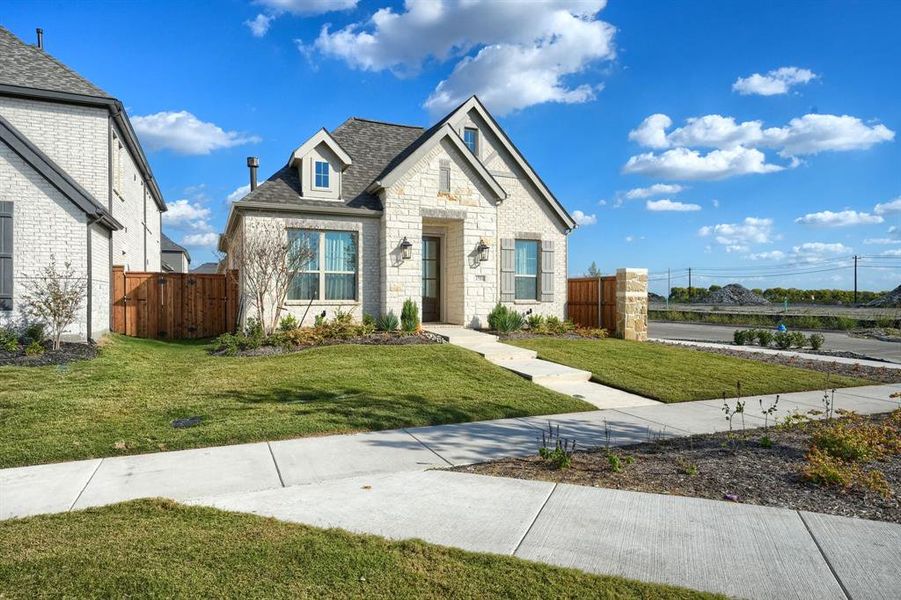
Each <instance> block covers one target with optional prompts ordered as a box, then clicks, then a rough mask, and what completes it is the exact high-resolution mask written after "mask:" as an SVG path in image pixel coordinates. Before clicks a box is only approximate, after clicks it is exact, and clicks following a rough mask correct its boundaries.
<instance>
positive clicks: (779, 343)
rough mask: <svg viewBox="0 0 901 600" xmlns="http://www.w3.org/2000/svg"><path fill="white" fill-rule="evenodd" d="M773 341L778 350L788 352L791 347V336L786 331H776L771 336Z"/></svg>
mask: <svg viewBox="0 0 901 600" xmlns="http://www.w3.org/2000/svg"><path fill="white" fill-rule="evenodd" d="M773 341H774V342H776V347H777V348H779V349H780V350H788V349H789V348H791V345H792V335H791V334H790V333H789V332H787V331H777V332H776V333H774V334H773Z"/></svg>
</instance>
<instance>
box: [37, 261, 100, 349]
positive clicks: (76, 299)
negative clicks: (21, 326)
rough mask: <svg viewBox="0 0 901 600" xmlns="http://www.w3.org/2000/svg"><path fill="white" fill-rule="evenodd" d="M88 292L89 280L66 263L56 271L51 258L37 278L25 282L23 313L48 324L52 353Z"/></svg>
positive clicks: (57, 346)
mask: <svg viewBox="0 0 901 600" xmlns="http://www.w3.org/2000/svg"><path fill="white" fill-rule="evenodd" d="M87 289H88V280H87V279H86V278H85V277H82V276H81V275H79V274H78V273H76V271H75V269H74V268H73V267H72V263H70V262H68V261H66V262H65V263H63V268H62V270H61V271H60V270H57V268H56V258H55V257H54V256H52V255H51V256H50V264H48V265H47V266H45V267H44V268H43V269H41V274H40V276H38V277H37V278H35V279H32V280H29V281H28V282H26V283H25V298H24V302H23V308H22V310H23V312H24V313H25V315H26V317H27V318H29V319H33V320H35V321H39V322H41V323H45V324H46V325H47V327H48V328H49V329H50V336H51V340H52V341H53V349H54V350H59V340H60V337H62V335H63V332H64V331H65V330H66V328H67V327H69V326H70V325H71V324H72V323H74V322H75V318H76V316H77V315H78V311H79V310H80V309H81V306H82V303H83V302H84V299H85V295H86V293H87Z"/></svg>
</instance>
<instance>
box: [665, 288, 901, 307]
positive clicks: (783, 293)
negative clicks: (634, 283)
mask: <svg viewBox="0 0 901 600" xmlns="http://www.w3.org/2000/svg"><path fill="white" fill-rule="evenodd" d="M719 289H722V286H719V285H711V286H710V287H708V288H704V287H692V289H691V299H690V300H689V297H688V288H687V287H674V288H671V290H670V296H669V300H670V302H675V303H677V304H687V303H688V302H696V303H701V304H703V303H704V302H706V301H707V299H708V298H709V297H710V294H712V293H713V292H715V291H717V290H719ZM751 291H752V292H754V293H755V294H757V295H758V296H762V297H764V298H766V299H767V300H769V301H770V302H772V303H773V304H779V303H782V302H784V301H785V300H788V302H789V304H830V305H837V304H853V303H854V292H853V291H849V290H801V289H798V288H781V287H775V288H767V289H765V290H764V289H760V288H752V289H751ZM885 294H886V292H865V291H858V292H857V303H858V304H866V303H867V302H870V301H871V300H875V299H876V298H879V297H881V296H884V295H885Z"/></svg>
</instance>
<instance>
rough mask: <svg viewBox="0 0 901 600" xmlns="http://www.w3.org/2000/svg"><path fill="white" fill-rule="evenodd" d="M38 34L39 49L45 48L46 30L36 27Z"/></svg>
mask: <svg viewBox="0 0 901 600" xmlns="http://www.w3.org/2000/svg"><path fill="white" fill-rule="evenodd" d="M35 31H36V32H37V34H38V50H43V49H44V30H43V29H41V28H40V27H38V28H37V29H35Z"/></svg>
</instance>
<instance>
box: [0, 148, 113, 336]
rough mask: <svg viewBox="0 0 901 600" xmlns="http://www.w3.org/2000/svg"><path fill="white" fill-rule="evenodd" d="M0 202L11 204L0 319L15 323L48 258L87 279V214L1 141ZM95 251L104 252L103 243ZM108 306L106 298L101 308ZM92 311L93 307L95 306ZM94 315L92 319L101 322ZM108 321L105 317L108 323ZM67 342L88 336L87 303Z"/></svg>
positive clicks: (98, 316)
mask: <svg viewBox="0 0 901 600" xmlns="http://www.w3.org/2000/svg"><path fill="white" fill-rule="evenodd" d="M0 200H3V201H12V203H13V273H14V281H13V310H12V311H2V312H0V321H3V322H6V323H9V322H13V323H17V322H19V321H20V320H21V318H22V316H23V315H22V304H23V300H24V296H25V295H26V287H27V285H28V282H30V281H35V280H36V278H38V277H40V275H41V272H42V269H43V268H44V267H46V266H47V264H49V262H50V259H51V256H52V257H54V258H55V259H56V262H57V265H58V268H60V269H61V268H62V265H63V264H64V263H65V262H69V263H71V264H72V267H73V269H74V270H75V272H76V273H77V274H78V275H79V276H81V277H87V235H88V232H87V216H86V215H85V214H84V212H83V211H82V210H81V209H80V208H78V207H77V206H75V204H73V203H72V202H71V201H70V200H69V199H68V198H66V197H65V196H63V195H62V194H61V193H60V192H59V191H58V190H57V189H56V188H55V187H53V186H52V185H50V183H49V182H47V180H46V179H45V178H44V177H43V176H42V175H41V174H39V173H38V172H37V171H35V170H34V169H32V167H31V166H30V165H28V164H27V163H25V162H24V161H23V160H22V159H21V158H20V157H19V156H18V155H17V154H16V153H14V152H13V151H12V150H10V148H9V147H8V146H6V145H5V144H2V143H0ZM96 249H97V252H98V253H99V252H105V253H107V255H108V253H109V245H108V244H106V245H105V246H104V245H103V242H102V240H101V241H98V243H97V244H96ZM103 305H106V307H107V309H108V306H109V295H108V292H107V295H106V296H104V297H102V298H101V302H100V306H103ZM94 309H95V311H96V310H97V309H98V304H97V303H96V302H95V303H94ZM102 319H103V317H102V314H98V313H97V312H95V316H94V321H95V322H98V323H99V322H102ZM106 322H107V323H108V317H107V321H106ZM64 333H65V338H66V339H83V338H84V337H86V335H87V303H86V302H85V303H83V304H82V308H81V310H80V311H79V314H78V317H77V318H76V321H75V323H74V324H73V325H72V326H71V327H69V328H68V329H67V330H66V331H65V332H64Z"/></svg>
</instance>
